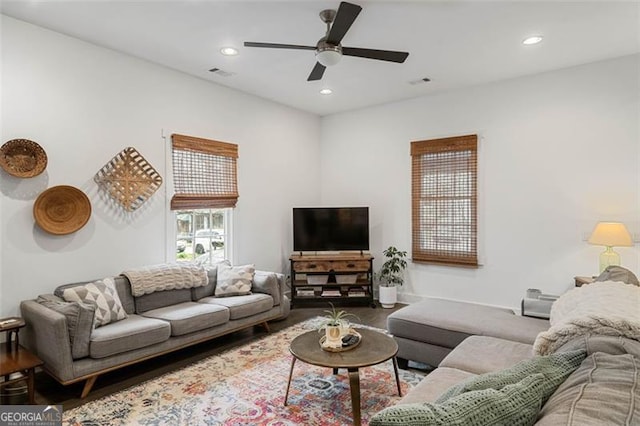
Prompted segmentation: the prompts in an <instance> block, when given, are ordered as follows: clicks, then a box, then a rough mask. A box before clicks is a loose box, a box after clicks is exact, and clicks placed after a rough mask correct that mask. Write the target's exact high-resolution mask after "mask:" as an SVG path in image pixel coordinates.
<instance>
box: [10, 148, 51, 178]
mask: <svg viewBox="0 0 640 426" xmlns="http://www.w3.org/2000/svg"><path fill="white" fill-rule="evenodd" d="M0 166H1V167H2V168H3V169H4V171H5V172H7V173H9V174H10V175H12V176H15V177H19V178H32V177H35V176H38V175H39V174H40V173H42V172H43V171H44V169H46V168H47V153H46V152H44V149H42V147H41V146H40V145H38V144H37V143H36V142H34V141H30V140H29V139H12V140H10V141H9V142H7V143H5V144H4V145H2V147H1V148H0Z"/></svg>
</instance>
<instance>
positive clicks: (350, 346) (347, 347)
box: [320, 328, 362, 352]
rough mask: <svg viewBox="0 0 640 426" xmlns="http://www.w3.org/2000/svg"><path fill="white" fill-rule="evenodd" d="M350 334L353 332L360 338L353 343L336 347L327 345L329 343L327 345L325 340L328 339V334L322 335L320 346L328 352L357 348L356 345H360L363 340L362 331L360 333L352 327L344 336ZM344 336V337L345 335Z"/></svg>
mask: <svg viewBox="0 0 640 426" xmlns="http://www.w3.org/2000/svg"><path fill="white" fill-rule="evenodd" d="M349 334H351V335H353V336H356V337H357V338H358V340H357V341H356V342H355V343H354V344H352V345H349V346H342V347H339V348H336V347H333V346H327V345H325V341H326V340H327V336H322V337H320V347H321V348H322V350H325V351H327V352H344V351H349V350H351V349H353V348H355V347H356V346H358V345H359V344H360V342H361V341H362V335H361V334H360V333H358V332H357V331H355V330H354V329H353V328H350V329H349V332H348V333H347V334H345V335H344V336H346V335H349ZM344 336H342V337H344ZM342 337H341V338H342Z"/></svg>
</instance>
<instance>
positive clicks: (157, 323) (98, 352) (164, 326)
mask: <svg viewBox="0 0 640 426" xmlns="http://www.w3.org/2000/svg"><path fill="white" fill-rule="evenodd" d="M170 335H171V326H170V325H169V323H168V322H166V321H161V320H157V319H152V318H145V317H142V316H140V315H136V314H131V315H129V316H128V317H127V318H126V319H124V320H122V321H118V322H115V323H111V324H108V325H105V326H104V327H100V328H96V329H95V330H93V333H92V334H91V343H90V345H89V355H90V356H91V358H105V357H108V356H111V355H116V354H119V353H123V352H127V351H132V350H134V349H139V348H144V347H145V346H149V345H153V344H156V343H160V342H164V341H165V340H167V339H168V338H169V336H170Z"/></svg>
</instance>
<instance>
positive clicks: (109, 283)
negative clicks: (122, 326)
mask: <svg viewBox="0 0 640 426" xmlns="http://www.w3.org/2000/svg"><path fill="white" fill-rule="evenodd" d="M62 298H63V299H64V300H66V301H67V302H82V303H88V304H92V305H94V306H95V307H96V309H95V321H94V325H95V327H96V328H98V327H101V326H103V325H107V324H109V323H111V322H116V321H120V320H123V319H125V318H126V317H127V313H126V312H125V310H124V308H123V307H122V303H121V302H120V297H119V296H118V292H117V291H116V287H115V283H114V282H113V278H104V279H102V280H98V281H95V282H92V283H88V284H85V285H80V286H77V287H70V288H66V289H64V291H63V292H62Z"/></svg>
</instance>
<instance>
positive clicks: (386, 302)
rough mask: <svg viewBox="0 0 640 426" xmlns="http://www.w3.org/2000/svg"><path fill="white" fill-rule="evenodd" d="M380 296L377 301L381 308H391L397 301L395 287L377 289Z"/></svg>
mask: <svg viewBox="0 0 640 426" xmlns="http://www.w3.org/2000/svg"><path fill="white" fill-rule="evenodd" d="M379 291H380V294H379V295H378V299H379V300H380V304H381V305H382V307H383V308H393V307H394V306H395V304H396V302H397V301H398V289H397V287H395V286H393V287H384V286H380V287H379Z"/></svg>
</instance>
